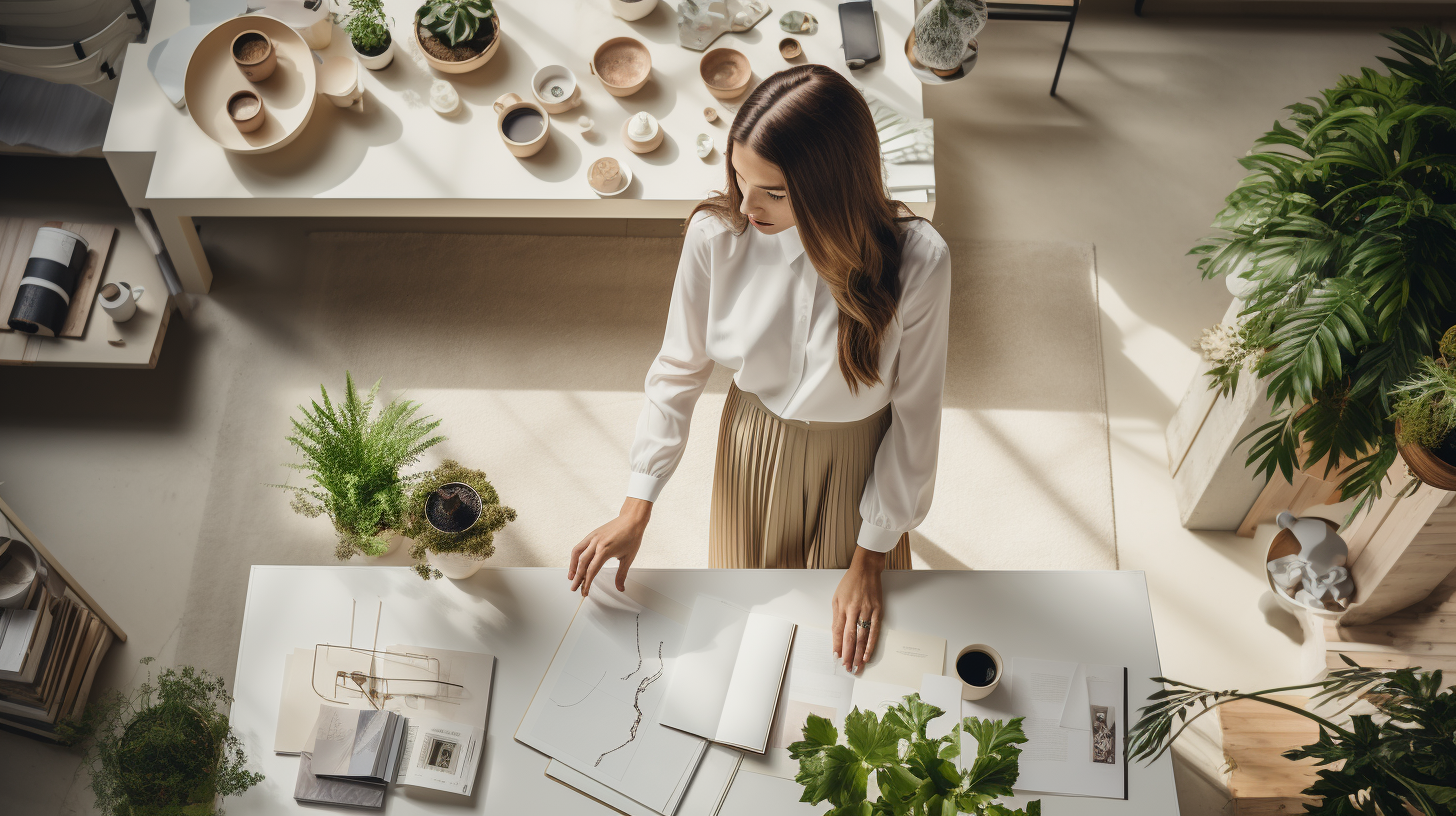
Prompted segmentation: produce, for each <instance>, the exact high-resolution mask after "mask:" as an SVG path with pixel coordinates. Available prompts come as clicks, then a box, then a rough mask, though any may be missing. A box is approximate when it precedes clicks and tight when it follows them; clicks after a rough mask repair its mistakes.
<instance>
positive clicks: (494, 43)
mask: <svg viewBox="0 0 1456 816" xmlns="http://www.w3.org/2000/svg"><path fill="white" fill-rule="evenodd" d="M486 24H488V25H490V26H493V27H494V29H495V36H494V37H492V38H491V41H490V45H487V46H486V47H485V50H484V51H482V52H480V53H479V54H477V55H476V56H474V57H471V58H470V59H468V60H460V61H459V62H451V61H450V60H442V59H437V58H436V57H432V56H430V52H428V51H426V50H425V45H424V43H423V42H421V40H420V18H419V17H418V16H416V17H415V20H414V24H413V25H411V26H410V30H411V31H412V32H413V36H414V39H415V47H416V48H418V49H419V50H420V53H421V54H422V55H424V57H425V62H428V63H429V64H430V67H431V68H434V69H435V70H436V71H442V72H444V73H447V74H464V73H467V72H470V71H474V70H475V69H476V68H479V67H480V66H482V65H484V64H486V63H487V62H489V61H490V58H491V57H493V56H495V52H497V51H499V50H500V44H501V38H502V37H503V36H505V35H504V34H503V33H502V31H501V23H500V7H499V6H497V7H496V10H495V14H492V15H491V16H490V18H489V19H488V20H486Z"/></svg>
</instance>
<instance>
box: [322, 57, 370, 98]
mask: <svg viewBox="0 0 1456 816" xmlns="http://www.w3.org/2000/svg"><path fill="white" fill-rule="evenodd" d="M318 89H319V93H321V94H323V95H324V96H326V97H328V98H329V101H330V102H332V103H334V104H335V105H338V106H339V107H341V108H347V107H349V106H351V105H353V104H354V103H356V102H358V101H360V100H361V99H363V98H364V86H363V85H362V84H361V83H360V82H359V61H358V60H356V59H353V58H352V57H339V56H333V57H327V58H325V59H324V64H323V65H320V66H319V67H318ZM363 107H364V106H363V105H360V106H359V108H360V109H361V110H362V109H363Z"/></svg>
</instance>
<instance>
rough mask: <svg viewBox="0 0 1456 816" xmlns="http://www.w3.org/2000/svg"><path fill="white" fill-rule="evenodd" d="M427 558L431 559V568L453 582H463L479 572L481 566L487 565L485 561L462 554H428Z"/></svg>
mask: <svg viewBox="0 0 1456 816" xmlns="http://www.w3.org/2000/svg"><path fill="white" fill-rule="evenodd" d="M426 557H427V558H428V559H429V562H430V566H432V567H434V568H435V569H437V570H439V571H440V572H441V573H442V574H443V575H444V576H445V577H446V578H449V579H451V580H452V581H463V580H465V579H466V578H469V577H470V576H472V575H474V574H475V573H477V572H479V571H480V567H481V565H482V564H484V563H485V560H484V559H481V558H474V557H472V556H469V555H463V554H461V553H437V552H426Z"/></svg>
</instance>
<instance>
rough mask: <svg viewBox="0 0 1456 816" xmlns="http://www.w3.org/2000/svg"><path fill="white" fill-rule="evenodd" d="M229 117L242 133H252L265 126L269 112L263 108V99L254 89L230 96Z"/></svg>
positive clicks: (228, 102) (228, 103) (228, 104)
mask: <svg viewBox="0 0 1456 816" xmlns="http://www.w3.org/2000/svg"><path fill="white" fill-rule="evenodd" d="M227 113H228V118H229V119H231V120H232V121H233V124H234V125H237V126H238V130H239V131H240V132H242V133H252V132H253V131H255V130H257V129H258V128H260V127H262V126H263V122H264V121H265V120H267V118H268V114H267V113H266V112H265V111H264V110H263V100H262V99H260V98H259V97H258V95H257V94H255V93H253V92H252V91H238V92H237V93H235V94H233V95H232V96H230V97H228V101H227Z"/></svg>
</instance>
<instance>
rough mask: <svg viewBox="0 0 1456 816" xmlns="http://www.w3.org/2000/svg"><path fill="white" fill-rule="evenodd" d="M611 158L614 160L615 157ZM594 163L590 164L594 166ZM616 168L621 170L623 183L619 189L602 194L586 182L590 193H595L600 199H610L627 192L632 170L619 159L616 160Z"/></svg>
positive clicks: (588, 167)
mask: <svg viewBox="0 0 1456 816" xmlns="http://www.w3.org/2000/svg"><path fill="white" fill-rule="evenodd" d="M612 158H616V157H615V156H613V157H612ZM595 163H596V162H595V161H593V162H592V164H595ZM617 166H618V167H619V168H621V170H622V178H623V181H622V186H621V187H618V188H617V189H616V191H615V192H611V193H604V192H602V191H601V190H598V189H597V188H595V187H592V184H591V182H590V181H588V182H587V183H586V186H588V187H591V191H592V192H594V193H596V194H597V195H599V196H601V197H602V198H611V197H613V196H619V195H621V194H622V193H623V192H625V191H626V190H627V188H628V187H631V186H632V168H631V167H629V166H627V163H626V162H625V161H622V160H621V159H617ZM587 172H588V173H590V172H591V164H588V165H587Z"/></svg>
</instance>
